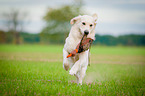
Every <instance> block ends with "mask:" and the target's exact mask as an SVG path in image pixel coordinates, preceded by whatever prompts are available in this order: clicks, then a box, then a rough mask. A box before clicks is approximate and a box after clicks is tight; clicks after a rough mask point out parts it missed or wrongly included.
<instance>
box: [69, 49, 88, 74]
mask: <svg viewBox="0 0 145 96" xmlns="http://www.w3.org/2000/svg"><path fill="white" fill-rule="evenodd" d="M87 65H88V51H85V52H82V53H80V54H79V60H78V61H76V62H75V64H74V65H73V66H72V68H71V70H70V71H69V74H70V75H75V74H76V73H77V72H79V71H81V68H82V66H87Z"/></svg>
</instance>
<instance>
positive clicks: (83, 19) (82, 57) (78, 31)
mask: <svg viewBox="0 0 145 96" xmlns="http://www.w3.org/2000/svg"><path fill="white" fill-rule="evenodd" d="M96 21H97V15H96V14H94V15H93V16H88V15H83V16H81V15H79V16H77V17H74V18H73V19H71V21H70V23H71V24H72V27H71V30H70V33H69V36H68V37H67V38H66V41H65V45H64V48H63V68H64V69H65V70H69V68H71V69H70V71H69V74H70V75H74V76H75V77H76V78H77V83H78V84H79V83H80V84H82V80H83V78H84V76H85V73H86V70H87V66H88V56H89V50H87V51H85V52H82V53H77V54H76V55H75V56H74V57H69V58H66V57H67V55H68V54H69V53H71V52H72V51H73V50H74V49H76V47H77V45H78V44H79V43H80V41H81V39H82V37H83V35H84V31H85V30H87V31H88V32H89V34H88V36H87V38H92V39H93V40H95V27H96ZM84 23H85V25H84ZM90 25H92V26H90Z"/></svg>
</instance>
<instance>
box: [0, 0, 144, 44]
mask: <svg viewBox="0 0 145 96" xmlns="http://www.w3.org/2000/svg"><path fill="white" fill-rule="evenodd" d="M93 13H97V14H98V23H97V27H96V41H94V44H95V45H108V46H115V45H124V46H126V45H128V46H144V45H145V1H144V0H127V1H126V0H109V1H108V0H0V43H1V44H5V43H8V44H29V43H30V44H32V43H33V44H64V42H65V38H66V37H67V35H68V33H69V30H70V28H71V25H70V23H69V22H70V20H71V19H72V18H73V17H75V16H78V15H83V14H88V15H92V14H93Z"/></svg>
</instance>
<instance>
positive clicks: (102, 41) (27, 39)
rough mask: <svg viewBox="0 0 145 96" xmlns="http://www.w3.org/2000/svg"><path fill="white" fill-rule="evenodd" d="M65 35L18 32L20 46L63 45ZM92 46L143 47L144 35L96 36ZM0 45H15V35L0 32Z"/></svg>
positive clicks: (10, 32)
mask: <svg viewBox="0 0 145 96" xmlns="http://www.w3.org/2000/svg"><path fill="white" fill-rule="evenodd" d="M65 35H66V34H65V33H55V34H49V35H47V37H44V36H43V35H42V34H41V33H37V34H31V33H26V32H20V44H64V42H65V38H66V36H65ZM95 37H96V40H95V41H94V42H93V45H106V46H116V45H123V46H145V35H133V34H132V35H122V36H118V37H114V36H111V35H103V36H101V35H98V34H96V36H95ZM0 44H15V34H14V32H12V31H9V32H4V31H2V30H0Z"/></svg>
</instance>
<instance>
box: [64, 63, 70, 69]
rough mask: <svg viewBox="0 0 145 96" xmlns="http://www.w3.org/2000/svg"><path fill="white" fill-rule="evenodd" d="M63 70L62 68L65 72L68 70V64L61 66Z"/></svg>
mask: <svg viewBox="0 0 145 96" xmlns="http://www.w3.org/2000/svg"><path fill="white" fill-rule="evenodd" d="M63 68H64V69H65V70H66V71H68V70H69V64H67V63H64V66H63Z"/></svg>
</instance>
